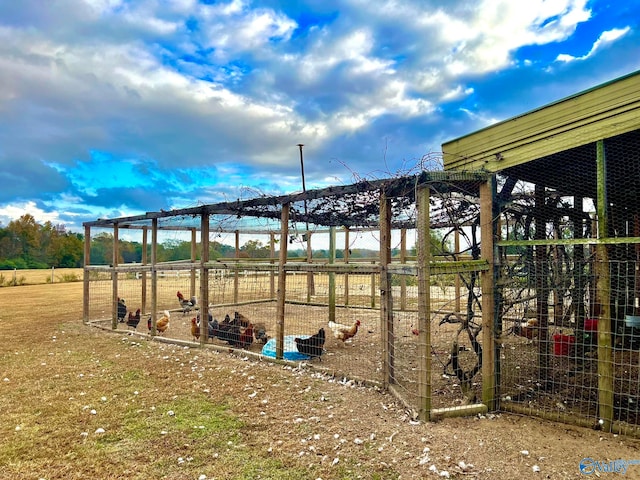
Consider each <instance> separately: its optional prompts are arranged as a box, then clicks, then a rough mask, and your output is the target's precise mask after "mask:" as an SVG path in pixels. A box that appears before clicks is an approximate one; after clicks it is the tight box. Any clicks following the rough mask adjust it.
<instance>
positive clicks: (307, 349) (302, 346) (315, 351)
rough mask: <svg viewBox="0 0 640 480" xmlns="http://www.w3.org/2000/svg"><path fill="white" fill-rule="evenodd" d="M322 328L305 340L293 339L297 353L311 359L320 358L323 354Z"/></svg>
mask: <svg viewBox="0 0 640 480" xmlns="http://www.w3.org/2000/svg"><path fill="white" fill-rule="evenodd" d="M325 338H326V337H325V333H324V328H321V329H320V330H318V333H316V334H315V335H312V336H310V337H307V338H298V337H296V338H294V339H293V341H294V342H296V348H297V349H298V352H300V353H302V354H304V355H308V356H309V357H311V358H312V359H313V358H320V355H322V354H323V353H324V342H325Z"/></svg>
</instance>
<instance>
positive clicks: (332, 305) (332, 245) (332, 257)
mask: <svg viewBox="0 0 640 480" xmlns="http://www.w3.org/2000/svg"><path fill="white" fill-rule="evenodd" d="M335 263H336V227H333V226H332V227H329V264H330V265H334V264H335ZM329 320H330V321H332V322H335V321H336V272H333V271H331V272H329Z"/></svg>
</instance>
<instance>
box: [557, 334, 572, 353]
mask: <svg viewBox="0 0 640 480" xmlns="http://www.w3.org/2000/svg"><path fill="white" fill-rule="evenodd" d="M575 341H576V337H574V336H573V335H564V334H562V333H556V334H555V335H554V336H553V353H554V354H555V355H556V356H557V357H566V356H568V355H569V349H570V348H571V344H572V343H574V342H575Z"/></svg>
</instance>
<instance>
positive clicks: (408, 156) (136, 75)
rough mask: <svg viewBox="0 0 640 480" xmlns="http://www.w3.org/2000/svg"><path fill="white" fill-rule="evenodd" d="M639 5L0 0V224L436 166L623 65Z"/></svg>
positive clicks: (82, 217)
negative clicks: (481, 134)
mask: <svg viewBox="0 0 640 480" xmlns="http://www.w3.org/2000/svg"><path fill="white" fill-rule="evenodd" d="M639 20H640V0H629V1H625V2H612V1H611V0H594V1H586V0H527V1H517V0H477V1H474V2H469V1H459V0H448V1H446V2H445V1H435V0H376V1H375V2H372V1H369V0H367V1H365V0H344V1H332V0H306V1H305V0H300V1H292V0H284V1H275V0H273V1H268V0H265V1H248V0H247V1H242V0H229V1H220V2H218V1H204V0H199V1H198V0H49V1H42V0H21V1H9V0H0V226H3V227H6V226H7V225H8V223H9V222H10V221H12V220H14V219H16V218H19V217H20V216H22V215H24V214H25V213H30V214H31V215H33V216H34V217H35V219H36V221H38V222H39V223H44V222H46V221H50V222H52V223H53V224H62V225H65V227H66V228H67V229H68V230H70V231H77V232H81V231H82V223H83V222H87V221H93V220H96V219H98V218H114V217H121V216H129V215H138V214H141V213H145V212H148V211H159V210H161V209H162V210H170V209H173V208H186V207H193V206H197V205H201V204H207V203H217V202H223V201H228V200H235V199H238V198H241V199H248V198H253V197H256V196H259V195H281V194H288V193H294V192H299V191H301V190H302V180H301V162H300V150H299V147H298V144H304V147H303V161H304V170H305V183H306V188H307V190H308V189H312V188H321V187H325V186H329V185H343V184H351V183H354V182H356V181H358V180H362V179H378V178H385V177H390V176H395V175H398V174H412V173H417V172H418V171H419V170H420V169H422V168H427V169H431V170H433V169H440V166H439V165H440V161H441V160H440V158H441V156H440V152H441V145H442V143H443V142H446V141H449V140H452V139H455V138H458V137H460V136H463V135H466V134H468V133H471V132H474V131H476V130H478V129H481V128H483V127H486V126H488V125H491V124H493V123H496V122H499V121H502V120H505V119H508V118H511V117H514V116H516V115H520V114H522V113H525V112H527V111H529V110H532V109H535V108H539V107H541V106H543V105H546V104H548V103H551V102H554V101H557V100H560V99H562V98H564V97H567V96H570V95H573V94H575V93H578V92H580V91H582V90H586V89H589V88H591V87H594V86H596V85H599V84H602V83H605V82H607V81H610V80H613V79H615V78H618V77H620V76H623V75H626V74H628V73H631V72H634V71H636V70H639V69H640V31H639V29H640V25H639Z"/></svg>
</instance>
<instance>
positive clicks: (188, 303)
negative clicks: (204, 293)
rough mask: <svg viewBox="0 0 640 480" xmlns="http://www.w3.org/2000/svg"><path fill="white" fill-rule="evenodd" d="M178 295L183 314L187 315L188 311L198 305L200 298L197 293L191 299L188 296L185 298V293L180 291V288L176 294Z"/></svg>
mask: <svg viewBox="0 0 640 480" xmlns="http://www.w3.org/2000/svg"><path fill="white" fill-rule="evenodd" d="M176 296H177V297H178V301H179V302H180V307H182V314H183V315H186V314H187V313H188V312H190V311H191V310H193V308H194V307H195V306H196V303H198V300H197V298H196V296H195V295H193V296H192V297H191V298H190V299H189V300H187V299H186V298H184V295H182V293H180V290H178V293H177V294H176Z"/></svg>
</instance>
